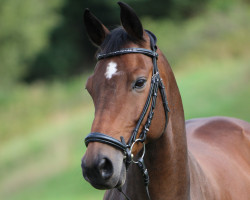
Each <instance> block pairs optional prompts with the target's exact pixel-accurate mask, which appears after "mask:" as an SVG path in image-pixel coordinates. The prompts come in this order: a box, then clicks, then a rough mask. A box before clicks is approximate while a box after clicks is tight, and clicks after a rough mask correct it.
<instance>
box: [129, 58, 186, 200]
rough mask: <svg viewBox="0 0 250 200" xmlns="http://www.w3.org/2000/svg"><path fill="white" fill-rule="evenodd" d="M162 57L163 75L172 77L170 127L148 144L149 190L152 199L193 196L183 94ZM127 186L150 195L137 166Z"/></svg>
mask: <svg viewBox="0 0 250 200" xmlns="http://www.w3.org/2000/svg"><path fill="white" fill-rule="evenodd" d="M160 58H161V59H163V60H161V61H162V62H160V63H162V65H164V66H160V65H159V70H160V74H161V77H162V78H163V80H168V82H164V84H165V86H166V92H167V99H168V103H169V108H170V112H169V121H168V125H167V129H166V130H165V132H164V133H163V134H162V136H161V138H160V139H158V140H157V141H155V142H152V143H149V144H147V145H146V146H147V147H146V155H145V164H146V166H147V168H148V171H149V177H150V184H149V192H150V196H151V199H158V200H161V199H164V200H166V199H175V200H178V199H181V200H183V199H189V172H188V171H189V170H188V161H187V160H188V158H187V142H186V133H185V119H184V112H183V106H182V101H181V96H180V93H179V89H178V86H177V83H176V80H175V77H174V74H173V72H172V70H171V68H170V66H169V64H168V62H167V60H166V59H165V58H164V57H163V56H161V57H160ZM162 75H163V76H162ZM164 75H165V77H164ZM126 188H127V192H128V193H130V196H131V197H133V198H132V199H138V200H139V199H147V197H145V186H144V183H143V178H142V176H141V173H140V172H139V171H138V169H137V166H133V167H131V169H130V170H129V171H128V177H127V184H126ZM143 193H144V195H142V194H143Z"/></svg>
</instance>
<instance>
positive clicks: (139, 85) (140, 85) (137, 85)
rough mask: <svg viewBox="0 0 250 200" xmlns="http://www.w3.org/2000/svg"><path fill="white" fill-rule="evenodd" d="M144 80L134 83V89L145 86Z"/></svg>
mask: <svg viewBox="0 0 250 200" xmlns="http://www.w3.org/2000/svg"><path fill="white" fill-rule="evenodd" d="M146 81H147V80H146V79H138V80H137V81H136V82H135V85H134V87H133V88H134V89H141V88H143V87H144V86H145V83H146Z"/></svg>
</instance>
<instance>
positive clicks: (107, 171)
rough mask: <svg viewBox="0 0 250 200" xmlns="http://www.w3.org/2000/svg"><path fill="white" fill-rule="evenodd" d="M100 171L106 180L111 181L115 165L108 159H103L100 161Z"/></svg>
mask: <svg viewBox="0 0 250 200" xmlns="http://www.w3.org/2000/svg"><path fill="white" fill-rule="evenodd" d="M98 169H99V172H100V175H101V177H102V178H103V179H104V180H107V179H109V178H110V177H111V176H112V175H113V165H112V163H111V161H110V160H109V159H108V158H103V159H102V160H101V161H100V163H99V165H98Z"/></svg>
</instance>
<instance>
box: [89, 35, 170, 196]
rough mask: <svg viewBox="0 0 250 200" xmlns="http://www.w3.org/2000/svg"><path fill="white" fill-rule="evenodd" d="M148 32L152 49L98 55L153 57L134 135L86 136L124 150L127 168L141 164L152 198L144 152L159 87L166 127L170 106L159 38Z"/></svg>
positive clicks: (102, 56)
mask: <svg viewBox="0 0 250 200" xmlns="http://www.w3.org/2000/svg"><path fill="white" fill-rule="evenodd" d="M147 33H148V35H149V37H150V46H151V50H149V49H144V48H126V49H121V50H119V51H114V52H110V53H106V54H102V53H100V54H98V55H97V60H101V59H105V58H109V57H114V56H119V55H123V54H130V53H140V54H144V55H146V56H149V57H151V58H152V61H153V73H152V78H151V85H150V89H149V94H148V97H147V100H146V103H145V105H144V108H143V110H142V113H141V116H140V117H139V119H138V122H137V124H136V126H135V128H134V130H133V132H132V136H131V137H130V139H129V141H128V142H127V143H126V142H125V139H124V138H123V137H122V136H121V141H119V140H117V139H115V138H113V137H110V136H108V135H105V134H103V133H98V132H93V133H90V134H89V135H87V137H86V138H85V145H86V146H88V144H89V143H90V142H101V143H105V144H108V145H111V146H113V147H115V148H117V149H119V150H121V151H122V152H124V154H125V159H124V161H125V165H126V169H128V167H129V165H130V164H131V162H134V163H136V164H137V165H138V166H139V168H140V170H141V172H142V175H143V178H144V183H145V187H146V190H147V194H148V198H149V199H150V196H149V192H148V184H149V175H148V171H147V169H146V166H145V164H144V160H143V157H144V153H145V143H144V141H145V139H146V137H147V133H148V131H149V127H150V125H151V121H152V119H153V116H154V109H155V105H156V98H157V93H158V89H159V90H160V93H161V98H162V102H163V107H164V111H165V118H166V121H165V128H166V127H167V122H168V112H169V108H168V102H167V97H166V92H165V87H164V85H163V81H162V79H161V78H160V74H159V70H158V66H157V58H158V54H157V53H156V50H157V46H156V41H157V39H156V37H155V35H154V34H153V33H151V32H150V31H147ZM149 107H150V108H149ZM148 109H150V110H149V114H148V117H147V121H146V123H145V125H144V127H143V129H142V131H141V133H140V135H139V137H138V138H137V136H138V131H139V128H140V126H141V123H142V121H143V119H144V117H145V115H146V113H147V111H148ZM137 142H141V143H143V144H144V149H143V151H144V152H143V155H142V156H141V157H140V158H139V159H138V161H134V160H133V155H132V153H131V152H132V149H133V145H134V144H135V143H137ZM119 191H120V192H122V190H121V189H119ZM122 193H123V192H122ZM123 194H124V193H123ZM124 195H125V194H124ZM125 197H126V198H127V199H129V198H128V197H127V196H126V195H125Z"/></svg>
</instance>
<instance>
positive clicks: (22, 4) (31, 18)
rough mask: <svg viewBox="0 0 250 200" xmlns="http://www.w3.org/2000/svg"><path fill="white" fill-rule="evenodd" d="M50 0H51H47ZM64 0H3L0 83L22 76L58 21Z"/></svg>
mask: <svg viewBox="0 0 250 200" xmlns="http://www.w3.org/2000/svg"><path fill="white" fill-rule="evenodd" d="M48 2H50V3H48ZM60 3H61V0H53V1H49V0H44V1H39V0H22V1H16V0H1V1H0V61H1V62H0V84H6V83H11V82H15V81H17V80H20V78H22V77H23V75H24V74H26V73H27V68H28V66H29V65H30V64H31V62H32V60H33V59H34V58H35V57H36V55H37V53H38V52H40V51H41V50H42V49H43V48H45V47H46V46H47V45H48V34H49V31H50V30H51V29H52V27H54V26H55V24H56V23H58V22H59V20H60V18H59V16H58V15H57V14H56V13H55V12H54V10H55V9H56V8H58V7H59V5H60Z"/></svg>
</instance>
